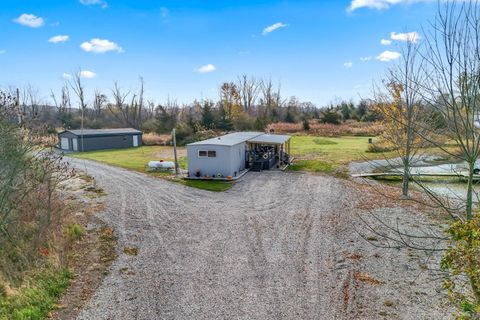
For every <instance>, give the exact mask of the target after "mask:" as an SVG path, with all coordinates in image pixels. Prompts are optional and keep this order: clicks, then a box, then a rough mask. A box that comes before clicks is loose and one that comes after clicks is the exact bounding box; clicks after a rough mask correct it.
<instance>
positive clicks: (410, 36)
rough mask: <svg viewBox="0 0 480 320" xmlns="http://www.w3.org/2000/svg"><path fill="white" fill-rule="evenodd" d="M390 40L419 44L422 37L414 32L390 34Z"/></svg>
mask: <svg viewBox="0 0 480 320" xmlns="http://www.w3.org/2000/svg"><path fill="white" fill-rule="evenodd" d="M390 38H391V39H392V40H397V41H409V42H413V43H417V42H418V41H419V40H420V39H421V38H422V37H421V36H420V35H419V34H418V32H416V31H413V32H406V33H397V32H392V33H391V34H390Z"/></svg>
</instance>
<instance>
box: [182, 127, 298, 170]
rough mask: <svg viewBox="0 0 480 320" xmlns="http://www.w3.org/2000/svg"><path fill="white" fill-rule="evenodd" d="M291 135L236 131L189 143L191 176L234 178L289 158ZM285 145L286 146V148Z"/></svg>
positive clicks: (188, 154) (264, 168)
mask: <svg viewBox="0 0 480 320" xmlns="http://www.w3.org/2000/svg"><path fill="white" fill-rule="evenodd" d="M289 140H290V136H280V135H272V134H264V133H262V132H235V133H230V134H227V135H224V136H220V137H216V138H212V139H207V140H203V141H198V142H195V143H191V144H188V145H187V158H188V170H189V175H188V176H189V178H209V179H210V178H217V179H226V178H229V179H235V178H237V177H238V176H239V175H241V174H242V172H244V171H245V170H246V169H252V170H268V169H270V168H272V167H273V166H275V165H277V164H280V163H285V161H288V155H287V153H286V152H284V150H285V151H286V150H287V147H286V144H287V143H288V144H289ZM284 146H285V148H284Z"/></svg>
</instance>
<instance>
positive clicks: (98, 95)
mask: <svg viewBox="0 0 480 320" xmlns="http://www.w3.org/2000/svg"><path fill="white" fill-rule="evenodd" d="M94 95H95V97H94V99H93V115H94V118H95V119H98V117H100V116H101V114H102V110H103V108H104V107H105V104H106V103H107V96H106V95H105V94H103V93H102V92H101V91H100V90H99V89H95V92H94Z"/></svg>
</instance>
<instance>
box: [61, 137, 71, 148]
mask: <svg viewBox="0 0 480 320" xmlns="http://www.w3.org/2000/svg"><path fill="white" fill-rule="evenodd" d="M60 148H62V150H69V146H68V138H61V139H60Z"/></svg>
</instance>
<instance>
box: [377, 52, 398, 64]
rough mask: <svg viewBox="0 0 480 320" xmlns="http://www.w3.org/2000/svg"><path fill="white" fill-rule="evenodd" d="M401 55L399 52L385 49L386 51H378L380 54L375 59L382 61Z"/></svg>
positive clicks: (395, 58) (394, 58)
mask: <svg viewBox="0 0 480 320" xmlns="http://www.w3.org/2000/svg"><path fill="white" fill-rule="evenodd" d="M401 56H402V55H401V54H400V52H396V51H388V50H387V51H383V52H382V53H380V55H379V56H377V57H376V58H375V59H377V60H380V61H383V62H388V61H392V60H397V59H398V58H400V57H401Z"/></svg>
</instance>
